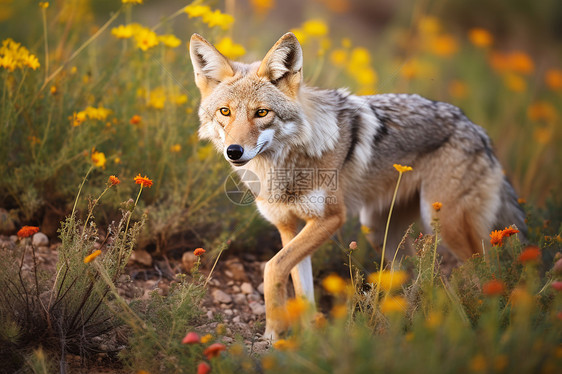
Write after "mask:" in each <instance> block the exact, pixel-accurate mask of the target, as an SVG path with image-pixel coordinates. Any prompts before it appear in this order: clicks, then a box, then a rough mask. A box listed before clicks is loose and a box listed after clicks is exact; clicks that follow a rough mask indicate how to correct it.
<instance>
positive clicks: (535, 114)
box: [527, 101, 558, 122]
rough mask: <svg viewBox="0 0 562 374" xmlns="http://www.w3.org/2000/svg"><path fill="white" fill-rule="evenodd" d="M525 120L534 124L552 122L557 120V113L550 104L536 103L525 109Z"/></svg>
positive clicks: (545, 102)
mask: <svg viewBox="0 0 562 374" xmlns="http://www.w3.org/2000/svg"><path fill="white" fill-rule="evenodd" d="M527 118H529V119H530V120H531V121H535V122H538V121H544V122H554V121H556V120H557V119H558V112H557V111H556V108H555V107H554V105H552V104H551V103H549V102H547V101H536V102H534V103H533V104H531V105H529V107H528V108H527Z"/></svg>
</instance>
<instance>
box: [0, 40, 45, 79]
mask: <svg viewBox="0 0 562 374" xmlns="http://www.w3.org/2000/svg"><path fill="white" fill-rule="evenodd" d="M39 66H40V64H39V60H37V57H36V56H35V55H33V54H31V53H29V51H28V50H27V48H25V47H24V46H22V45H21V44H20V43H16V42H15V41H14V40H13V39H11V38H8V39H5V40H3V41H2V46H0V67H2V68H4V69H6V70H8V71H10V72H12V71H14V70H16V69H23V68H25V67H28V68H31V69H33V70H36V69H37V68H38V67H39Z"/></svg>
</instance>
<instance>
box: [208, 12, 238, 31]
mask: <svg viewBox="0 0 562 374" xmlns="http://www.w3.org/2000/svg"><path fill="white" fill-rule="evenodd" d="M203 22H205V23H206V24H207V25H208V26H209V27H215V26H218V27H220V28H221V29H223V30H228V29H229V28H230V26H231V25H232V24H233V23H234V17H233V16H231V15H230V14H226V13H222V12H221V11H220V10H218V9H217V10H215V11H214V12H209V13H206V14H204V15H203Z"/></svg>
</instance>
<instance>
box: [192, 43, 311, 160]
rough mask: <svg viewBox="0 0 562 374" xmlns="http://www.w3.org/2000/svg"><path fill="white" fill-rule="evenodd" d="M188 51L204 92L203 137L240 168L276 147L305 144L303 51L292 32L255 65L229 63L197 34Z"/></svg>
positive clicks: (306, 132) (197, 81)
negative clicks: (302, 89) (300, 98)
mask: <svg viewBox="0 0 562 374" xmlns="http://www.w3.org/2000/svg"><path fill="white" fill-rule="evenodd" d="M189 50H190V55H191V62H192V63H193V69H194V72H195V83H196V84H197V87H198V88H199V90H200V91H201V106H200V108H199V117H200V119H201V127H200V128H199V136H200V138H202V139H209V140H212V141H213V143H214V144H215V146H216V147H217V148H218V149H219V151H220V152H222V153H223V155H224V157H225V158H226V159H227V160H228V161H229V162H231V163H232V164H233V165H235V166H241V165H244V164H246V163H247V162H248V161H250V160H252V159H253V158H254V157H256V156H258V155H263V156H265V155H270V156H276V154H277V155H279V154H280V153H282V151H283V150H282V149H281V148H280V146H279V145H277V144H284V145H285V146H292V145H296V146H302V145H304V144H305V139H306V138H307V135H309V134H308V131H307V129H306V127H307V126H304V124H305V122H306V120H305V119H304V117H303V116H304V115H303V110H302V107H301V104H300V103H299V101H298V96H299V91H300V89H301V85H302V50H301V46H300V44H299V42H298V40H297V38H296V37H295V36H294V35H293V34H291V33H288V34H285V35H283V37H281V39H279V41H278V42H277V43H276V44H275V45H274V46H273V47H272V48H271V49H270V50H269V52H268V53H267V54H266V56H265V57H264V59H263V60H262V61H258V62H254V63H252V64H243V63H240V62H235V61H230V60H229V59H227V58H226V57H225V56H223V55H222V54H221V53H220V52H219V51H218V50H217V49H216V48H215V47H213V46H212V45H211V44H210V43H209V42H207V41H206V40H205V39H203V38H202V37H201V36H199V35H197V34H194V35H193V36H192V37H191V42H190V46H189ZM276 145H277V146H276ZM285 151H287V149H285Z"/></svg>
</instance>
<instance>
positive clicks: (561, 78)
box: [544, 69, 562, 91]
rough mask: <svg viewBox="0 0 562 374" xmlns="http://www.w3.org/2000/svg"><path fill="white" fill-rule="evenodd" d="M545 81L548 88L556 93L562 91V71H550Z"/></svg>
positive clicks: (545, 76) (547, 72)
mask: <svg viewBox="0 0 562 374" xmlns="http://www.w3.org/2000/svg"><path fill="white" fill-rule="evenodd" d="M544 81H545V83H546V85H547V86H548V88H550V89H551V90H554V91H560V90H562V70H558V69H549V70H547V71H546V73H545V75H544Z"/></svg>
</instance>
